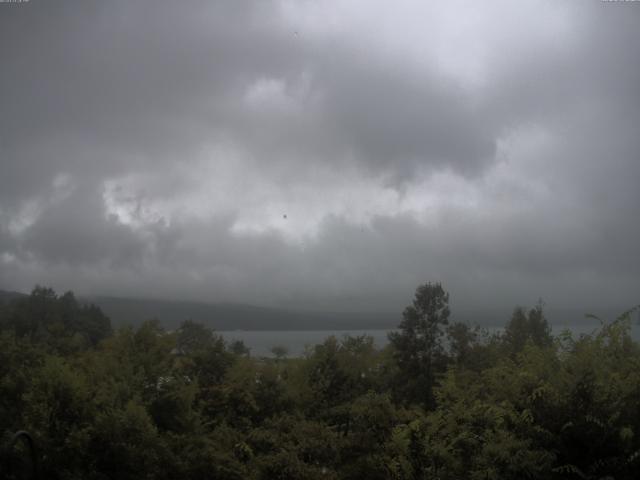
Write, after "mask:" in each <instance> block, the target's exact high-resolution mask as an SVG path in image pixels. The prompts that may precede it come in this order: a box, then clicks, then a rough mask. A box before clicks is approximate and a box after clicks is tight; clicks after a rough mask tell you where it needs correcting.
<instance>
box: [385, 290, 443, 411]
mask: <svg viewBox="0 0 640 480" xmlns="http://www.w3.org/2000/svg"><path fill="white" fill-rule="evenodd" d="M402 317H403V319H402V322H400V325H399V330H400V331H399V332H391V333H390V334H389V341H390V343H391V345H392V346H393V349H394V359H395V361H396V362H397V364H398V367H399V369H400V372H401V376H400V378H399V380H400V381H401V382H402V383H401V385H400V386H399V387H400V389H401V391H402V393H404V395H405V400H410V401H416V402H418V403H422V404H423V405H425V406H427V407H433V405H434V398H433V386H434V383H435V378H436V374H437V373H439V372H441V371H442V370H443V368H444V366H445V362H444V360H445V355H444V350H443V348H442V335H443V333H444V332H443V327H444V326H446V325H447V324H448V322H449V294H448V293H447V292H445V291H444V289H443V288H442V285H441V284H440V283H431V282H429V283H425V284H424V285H421V286H419V287H418V288H417V289H416V293H415V297H414V299H413V303H412V304H411V305H410V306H408V307H407V308H406V309H405V310H404V312H403V314H402Z"/></svg>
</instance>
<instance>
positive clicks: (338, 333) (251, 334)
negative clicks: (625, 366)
mask: <svg viewBox="0 0 640 480" xmlns="http://www.w3.org/2000/svg"><path fill="white" fill-rule="evenodd" d="M597 328H598V324H582V325H561V326H555V327H553V334H556V335H557V334H559V333H560V332H562V331H563V330H567V329H568V330H570V331H571V333H572V334H573V336H574V338H577V337H579V336H580V335H581V334H590V333H593V332H594V331H595V330H596V329H597ZM500 330H502V328H497V327H488V328H487V331H489V332H490V333H494V332H498V331H500ZM391 331H392V330H386V329H385V330H376V329H371V330H282V331H276V330H261V331H257V330H234V331H221V332H218V333H220V334H221V335H222V336H223V337H224V338H225V340H227V341H229V342H230V341H233V340H242V341H243V342H244V344H245V345H246V346H247V347H249V348H250V349H251V355H252V356H256V357H271V356H273V354H272V353H271V351H270V350H271V348H273V347H275V346H282V347H285V348H286V349H287V350H288V352H289V356H300V355H302V354H303V353H304V351H305V348H306V347H307V346H313V345H317V344H319V343H322V342H324V340H325V339H326V338H327V337H330V336H331V335H334V336H335V337H336V338H338V339H341V338H342V337H344V336H345V335H350V336H354V337H355V336H360V335H369V336H371V337H373V341H374V343H375V345H376V346H377V347H379V348H381V347H384V346H385V345H386V344H387V343H388V342H389V340H388V338H387V334H388V333H389V332H391ZM631 334H632V336H633V338H634V339H635V340H636V341H639V340H640V327H639V326H638V325H637V324H636V323H634V324H633V326H632V332H631Z"/></svg>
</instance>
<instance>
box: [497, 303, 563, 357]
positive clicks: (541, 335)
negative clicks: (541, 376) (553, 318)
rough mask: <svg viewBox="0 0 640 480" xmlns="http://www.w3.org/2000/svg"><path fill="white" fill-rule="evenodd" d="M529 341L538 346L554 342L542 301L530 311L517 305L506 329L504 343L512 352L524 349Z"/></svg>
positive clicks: (549, 344)
mask: <svg viewBox="0 0 640 480" xmlns="http://www.w3.org/2000/svg"><path fill="white" fill-rule="evenodd" d="M527 342H531V343H532V344H533V345H536V346H538V347H549V346H551V344H552V343H553V337H552V336H551V329H550V327H549V324H548V323H547V319H546V318H545V316H544V311H543V304H542V301H540V302H538V304H537V305H536V306H535V307H534V308H532V309H531V310H529V312H528V313H526V312H525V309H524V308H522V307H516V309H515V310H514V311H513V314H512V315H511V320H509V323H507V326H506V327H505V329H504V343H505V346H506V347H507V349H508V350H509V352H510V353H511V354H516V353H518V352H520V351H522V349H523V348H524V346H525V345H526V344H527Z"/></svg>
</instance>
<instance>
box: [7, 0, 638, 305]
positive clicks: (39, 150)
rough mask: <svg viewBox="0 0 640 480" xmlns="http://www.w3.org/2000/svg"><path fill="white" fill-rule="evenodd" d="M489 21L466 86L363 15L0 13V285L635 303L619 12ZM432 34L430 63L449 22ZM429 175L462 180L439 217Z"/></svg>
mask: <svg viewBox="0 0 640 480" xmlns="http://www.w3.org/2000/svg"><path fill="white" fill-rule="evenodd" d="M409 4H411V2H407V5H409ZM295 5H296V6H297V7H299V8H303V9H304V8H309V9H312V8H315V6H314V4H312V3H309V4H303V3H301V4H295ZM300 5H302V6H300ZM411 5H413V4H411ZM452 5H453V6H452V7H448V6H446V5H442V7H440V8H452V9H453V11H454V14H455V15H457V16H458V17H459V18H460V21H461V22H462V21H465V20H466V15H467V7H464V6H463V7H461V6H460V5H459V4H458V3H456V2H453V4H452ZM507 5H508V3H507V4H505V3H503V2H495V3H491V4H487V7H486V8H487V9H489V10H492V11H493V12H494V13H495V15H496V18H495V20H493V24H492V27H491V28H489V29H488V31H487V30H479V32H480V33H478V35H480V36H481V35H486V36H487V37H489V36H491V35H493V34H494V30H495V31H496V32H502V31H504V32H506V33H504V34H501V35H502V36H501V35H498V34H495V35H496V38H497V40H495V39H494V40H491V41H489V40H486V39H485V38H481V37H480V36H479V37H478V38H474V37H473V33H471V34H469V35H470V37H469V38H468V39H467V41H466V42H465V43H463V44H462V45H463V46H462V47H460V48H459V49H458V50H454V53H453V56H455V54H459V55H460V56H461V57H462V58H471V57H470V53H469V51H471V49H472V47H473V46H474V44H475V43H483V42H485V43H486V44H487V45H488V47H487V48H488V50H489V51H490V54H489V55H487V58H486V59H485V63H486V70H485V72H484V74H483V75H480V76H481V77H483V78H481V79H480V80H477V79H472V80H469V79H468V78H466V76H465V75H467V74H464V73H463V74H460V75H456V74H454V75H452V74H451V73H450V72H445V71H443V68H442V66H441V65H440V64H439V63H438V62H437V61H436V60H435V57H434V56H433V55H432V53H424V54H422V53H420V55H421V56H420V62H416V58H415V56H413V57H412V56H411V55H410V54H409V53H407V52H404V51H403V50H402V48H396V47H393V46H392V43H393V42H392V41H391V40H390V41H389V42H387V41H386V40H385V38H387V37H388V36H389V33H388V32H386V33H384V32H380V35H378V32H377V31H372V30H371V28H369V27H366V22H364V21H363V20H362V18H359V17H360V16H363V17H364V16H367V15H369V16H371V17H372V18H374V19H376V20H375V22H377V21H378V20H377V17H376V11H379V16H380V23H382V19H383V17H384V15H385V14H386V13H388V12H387V11H386V9H387V8H389V7H385V6H384V3H380V4H377V3H375V2H372V3H371V5H369V4H366V5H363V6H361V10H357V15H356V17H358V18H353V19H350V18H347V19H346V20H345V19H341V21H342V22H344V24H345V25H346V27H345V28H343V29H340V28H337V27H333V26H331V25H333V23H332V22H333V20H332V19H331V18H329V17H328V16H327V18H324V17H322V16H319V17H317V18H315V17H314V22H316V23H319V24H326V25H329V26H330V27H331V28H329V27H327V28H326V29H323V28H320V29H314V28H311V27H309V26H308V25H306V24H304V22H302V21H301V23H300V24H299V25H298V24H296V21H297V20H296V17H295V16H294V17H290V16H287V11H288V10H287V9H288V8H289V7H290V6H291V4H290V3H288V2H266V1H265V2H262V1H231V0H230V1H220V2H205V1H193V2H144V1H142V2H131V1H126V2H125V1H116V2H99V1H82V2H79V1H78V2H76V1H68V2H41V1H36V0H32V1H31V2H28V3H26V4H19V5H18V4H15V5H11V4H4V5H0V59H1V60H2V70H0V105H1V109H2V110H1V114H0V168H1V175H0V262H3V263H0V266H1V267H2V271H1V272H0V282H1V284H0V287H2V286H5V287H6V288H28V287H29V285H31V284H33V283H36V282H41V283H46V282H51V283H53V284H54V286H56V285H58V284H60V288H69V287H70V288H80V289H85V290H93V291H94V292H95V293H109V292H115V293H119V294H130V295H136V294H145V295H171V296H174V297H175V296H184V297H190V298H199V299H216V300H225V299H234V300H238V301H242V300H246V298H254V299H256V301H260V302H280V303H286V304H300V305H312V304H313V305H317V306H319V307H321V308H331V309H340V308H342V307H347V306H355V307H357V306H362V305H371V304H372V302H373V301H374V300H375V303H376V304H377V305H391V304H394V305H395V304H397V303H399V302H400V303H401V302H404V301H405V300H407V298H406V297H407V294H410V293H411V290H412V289H413V288H414V287H415V285H416V284H417V283H419V282H422V281H425V280H429V279H439V280H442V281H443V282H445V283H446V284H447V285H449V286H450V288H451V289H452V290H453V291H456V292H458V293H460V294H461V295H466V296H468V297H472V299H473V301H476V302H477V303H482V302H485V303H487V304H489V303H491V301H492V300H495V301H504V299H505V298H506V299H508V300H507V301H509V302H510V301H512V300H513V301H514V302H515V301H527V300H529V301H531V300H532V299H535V298H537V297H538V296H541V295H542V296H545V297H547V298H548V297H552V298H555V299H558V301H562V300H561V299H562V298H565V301H566V302H568V303H570V302H572V301H575V302H580V301H581V299H584V298H590V299H593V298H598V300H597V301H601V302H623V303H624V302H632V301H637V299H634V298H633V296H634V292H635V291H636V290H637V288H638V287H639V286H640V285H639V284H638V277H637V275H638V273H639V272H640V252H639V251H638V247H637V239H638V238H640V227H639V226H638V222H637V221H636V220H635V218H636V216H637V213H638V209H639V207H640V188H638V181H639V180H640V161H639V160H638V155H639V152H640V140H639V138H640V135H638V125H640V87H638V86H639V85H640V66H639V65H640V64H639V63H638V61H637V52H636V50H637V49H635V48H634V45H637V44H638V42H639V41H640V28H638V27H639V26H640V25H639V24H640V8H636V7H637V5H624V6H623V5H613V4H611V3H603V2H593V3H592V4H578V3H577V2H576V3H575V4H566V5H565V4H563V5H562V7H563V8H566V9H567V10H568V15H567V18H568V20H567V22H568V24H569V27H567V29H566V31H565V30H563V29H560V30H559V31H560V32H561V33H559V34H558V38H556V39H554V38H551V35H549V38H547V37H545V35H544V34H538V35H539V36H537V37H535V38H528V37H527V35H532V34H533V33H534V32H536V31H538V30H540V31H546V30H545V28H546V23H552V22H553V21H556V20H557V19H555V18H553V12H552V14H549V15H547V16H545V15H542V14H541V15H540V17H539V18H538V17H536V18H532V19H527V18H523V17H522V16H518V15H517V13H516V14H514V13H513V11H511V13H509V11H507V13H506V14H507V15H511V16H510V17H508V18H507V19H506V20H504V21H502V20H499V19H498V13H500V12H502V11H503V10H505V9H506V10H508V8H507ZM540 5H541V7H540V8H542V7H543V6H548V5H553V8H555V6H556V5H557V3H556V4H554V3H553V2H549V3H545V2H542V3H541V4H540ZM404 7H406V5H404V4H403V5H400V6H399V7H398V9H400V10H401V9H402V8H404ZM327 8H329V7H327ZM336 8H337V7H336ZM429 8H435V7H429ZM456 9H457V10H456ZM329 10H330V9H329ZM372 12H373V13H372ZM292 18H293V20H292ZM408 19H409V17H407V20H408ZM429 21H432V20H430V19H429V18H428V15H427V14H425V27H424V31H422V30H421V29H419V30H420V31H419V35H418V36H416V35H417V34H416V33H415V32H413V33H412V35H414V37H415V38H418V39H419V41H421V42H424V44H425V48H426V47H429V46H430V45H431V44H435V43H436V40H437V38H436V37H437V36H436V33H432V32H431V30H430V29H433V30H437V29H444V30H446V28H447V27H442V26H439V25H437V24H435V23H432V24H429ZM375 22H374V24H375ZM432 22H433V21H432ZM527 22H529V23H527ZM535 22H538V23H535ZM363 25H365V26H363ZM454 26H455V25H454ZM395 29H396V30H394V31H393V32H392V35H391V37H392V40H393V39H397V38H403V37H404V36H408V33H407V31H408V30H409V29H410V27H409V26H408V25H405V24H403V23H402V22H400V23H398V24H397V25H395ZM454 30H455V28H454ZM483 32H484V33H483ZM383 33H384V34H383ZM416 41H418V40H416ZM385 42H387V43H385ZM414 43H415V42H414ZM403 45H404V44H403ZM434 48H435V47H434ZM420 52H422V50H420ZM425 52H426V50H425ZM447 52H449V53H450V52H451V50H447ZM449 60H455V58H454V59H449ZM469 62H471V60H469ZM462 63H463V64H464V63H465V62H464V61H463V62H462ZM212 151H214V153H211V152H212ZM209 157H215V159H214V160H215V161H214V160H211V159H210V158H209ZM208 162H209V163H208ZM205 167H206V168H205ZM229 172H231V173H229ZM354 172H355V173H354ZM439 172H446V173H447V174H449V175H452V176H454V177H456V178H460V179H461V180H459V182H460V184H461V185H462V186H461V187H460V188H461V192H456V191H451V192H447V191H439V193H438V195H436V197H438V198H437V201H436V202H435V204H434V203H433V201H432V200H429V199H430V198H431V197H430V195H431V196H433V195H434V194H433V193H432V191H431V190H432V189H434V187H437V185H435V184H434V183H433V181H432V182H431V183H430V180H429V179H430V178H433V177H432V175H434V174H437V173H439ZM341 177H344V178H348V179H353V181H354V188H353V192H352V193H350V192H349V190H348V189H347V190H346V192H347V193H345V192H344V189H343V190H340V188H341V187H340V186H339V184H340V179H341ZM356 181H357V182H363V183H366V184H367V185H369V186H370V190H367V189H366V188H364V187H362V188H360V187H356V186H355V182H356ZM127 182H128V183H127ZM114 185H115V187H114ZM455 185H458V184H454V186H455ZM110 188H111V190H110ZM358 188H360V190H358ZM376 189H377V190H376ZM389 190H391V191H393V193H394V195H395V196H393V195H391V197H390V198H392V200H388V201H386V203H384V202H383V206H382V207H380V206H376V207H374V206H372V207H371V208H370V209H369V207H368V206H367V204H368V203H374V202H375V201H376V200H377V197H378V196H379V197H382V196H384V195H389ZM376 191H379V192H380V194H379V195H376V193H375V192H376ZM301 192H303V193H304V196H303V193H301ZM371 192H374V193H371ZM110 195H111V196H110ZM456 195H458V196H461V197H463V199H462V200H463V201H462V203H463V205H462V206H460V205H457V204H455V205H454V204H453V203H454V202H453V200H452V199H453V198H454V197H455V196H456ZM465 196H470V197H473V198H472V199H471V200H468V199H467V198H466V197H465ZM385 198H386V197H385ZM425 198H426V199H427V200H425ZM345 199H346V200H345ZM287 202H291V205H288V204H287ZM403 202H404V203H403ZM430 202H431V203H430ZM465 202H466V203H465ZM295 203H298V204H300V203H302V204H303V205H302V206H301V207H299V209H300V212H301V213H299V211H298V210H296V209H295ZM351 203H352V204H353V205H351ZM271 204H273V205H272V206H269V205H271ZM283 204H284V206H283ZM264 205H267V206H269V208H267V207H264ZM336 205H338V206H340V207H341V208H337V207H336ZM343 205H346V206H345V207H344V208H342V206H343ZM469 205H470V206H469ZM287 206H288V210H287V211H289V219H288V224H293V225H298V224H296V223H295V222H301V220H300V217H301V216H303V215H304V212H305V211H308V212H311V211H313V212H316V213H315V214H316V217H317V218H319V220H313V222H315V224H317V225H315V226H314V228H311V227H309V229H310V231H312V232H313V234H310V235H307V236H304V235H297V236H296V235H295V233H296V232H295V229H296V228H297V227H288V226H287V225H288V224H287V222H283V219H282V214H283V213H286V212H281V211H280V210H282V209H283V208H287ZM263 207H264V208H263ZM356 207H357V208H359V209H360V210H362V211H363V212H365V213H363V214H362V215H364V217H363V218H357V219H356V220H354V219H353V218H347V217H349V215H348V214H349V212H350V208H353V209H354V210H355V209H356ZM261 208H262V209H261ZM376 209H377V210H376ZM360 210H358V211H360ZM369 210H371V211H369ZM248 211H250V213H251V215H249V213H247V212H248ZM255 212H257V213H255ZM273 212H276V213H275V214H274V213H273ZM317 212H319V213H317ZM345 212H346V214H345ZM267 213H268V214H269V215H270V217H269V218H266V217H267ZM252 215H253V216H252ZM358 215H359V214H358ZM309 216H310V214H309ZM352 217H357V215H356V214H354V215H352ZM256 218H257V220H256ZM273 218H275V219H276V220H274V219H273ZM314 218H315V217H314ZM425 218H426V220H425ZM309 222H311V221H309ZM313 222H312V223H313ZM247 224H248V225H249V226H250V227H252V226H253V227H255V229H254V230H251V228H249V229H248V231H238V229H237V227H238V225H247ZM254 224H255V225H254ZM300 225H303V226H304V228H307V226H306V224H305V223H304V222H302V223H300ZM300 228H302V226H301V227H300ZM292 229H293V231H292ZM292 237H293V239H292ZM300 238H302V240H300ZM523 297H527V298H524V300H523ZM501 299H502V300H501ZM612 299H613V300H612ZM355 307H354V308H355Z"/></svg>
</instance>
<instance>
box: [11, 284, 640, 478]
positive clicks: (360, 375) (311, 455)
mask: <svg viewBox="0 0 640 480" xmlns="http://www.w3.org/2000/svg"><path fill="white" fill-rule="evenodd" d="M454 320H455V319H454V318H452V315H451V313H450V310H449V295H448V293H447V292H446V291H445V290H444V289H443V287H442V286H441V285H440V284H437V283H435V284H432V283H427V284H425V285H421V286H419V287H418V289H417V290H416V293H415V297H414V300H413V303H412V304H411V305H410V306H408V307H407V308H406V309H405V311H404V312H403V314H402V321H401V322H400V325H399V328H398V331H396V332H393V333H391V334H390V335H389V340H390V342H389V344H388V345H387V346H386V347H385V348H383V349H378V348H376V347H375V346H374V343H373V339H372V338H370V337H367V336H361V337H349V336H345V337H343V338H336V337H334V336H332V337H329V338H327V339H326V340H325V341H324V342H323V343H322V344H320V345H316V346H314V347H311V348H309V349H308V350H307V352H306V354H305V355H304V356H302V357H289V356H288V355H287V350H286V348H284V347H282V346H277V347H275V348H274V349H273V350H274V354H275V355H276V357H275V358H255V357H252V356H251V355H250V352H249V350H248V349H247V348H246V346H245V345H244V344H242V342H234V343H232V344H228V343H227V342H225V341H224V339H223V338H222V337H221V336H220V335H218V334H216V333H215V332H214V331H212V330H211V329H209V328H207V327H206V326H204V325H202V324H200V323H197V322H193V321H185V322H183V323H182V325H181V326H180V327H179V328H178V329H175V330H173V331H166V330H164V329H163V328H162V326H161V325H160V324H159V322H158V321H154V320H149V321H145V322H144V323H142V324H141V325H140V326H138V327H136V328H134V327H123V328H119V329H116V330H115V331H114V330H112V328H111V324H110V321H109V319H108V318H107V317H106V316H105V315H104V314H103V313H102V311H101V310H100V309H99V308H98V307H95V306H92V305H84V304H81V303H80V302H78V300H77V299H76V298H75V297H74V295H73V294H72V293H70V292H69V293H65V294H64V295H57V294H56V293H55V292H54V291H53V290H51V289H48V288H42V287H36V288H35V289H34V290H33V292H32V293H31V295H29V296H24V297H21V296H17V297H12V298H10V299H7V301H6V302H1V303H0V434H2V438H1V439H0V440H1V441H2V444H1V446H0V448H1V450H0V452H1V453H2V456H1V458H0V469H2V470H0V477H2V478H12V477H13V478H20V475H21V472H22V473H24V471H26V470H27V469H25V468H21V463H20V458H21V454H22V453H24V452H21V451H20V450H19V449H16V448H13V447H12V445H13V444H12V438H15V437H14V434H15V432H17V431H26V432H29V435H30V436H31V438H33V440H34V443H35V445H36V452H37V463H38V469H39V471H40V476H41V478H60V479H89V480H92V479H94V480H98V479H100V480H102V479H175V478H182V479H321V478H322V479H451V480H453V479H514V480H515V479H523V478H530V479H565V478H566V479H572V478H575V479H578V478H583V479H604V478H614V479H635V478H637V473H638V472H639V471H640V346H639V345H638V344H637V343H636V342H634V341H633V339H632V338H631V335H630V329H631V326H630V314H626V315H623V316H621V317H619V318H618V319H616V320H614V321H612V322H611V323H603V324H602V326H601V328H599V329H598V330H596V331H594V332H593V334H591V335H583V336H581V337H580V338H577V339H576V338H573V337H572V336H571V334H570V333H569V332H564V333H562V334H560V335H558V336H555V337H554V336H552V335H551V333H550V328H549V325H548V324H547V320H546V319H545V315H544V310H543V307H542V304H538V305H537V306H535V307H534V308H531V309H525V308H516V309H515V310H514V312H513V315H512V317H511V319H509V320H508V322H507V324H506V326H505V329H504V331H503V332H502V333H497V334H491V335H490V334H488V333H487V332H486V331H485V330H483V329H481V328H479V327H474V326H470V325H467V324H465V323H457V322H455V321H454ZM14 443H15V442H14ZM16 465H17V466H16ZM22 466H24V465H22Z"/></svg>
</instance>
